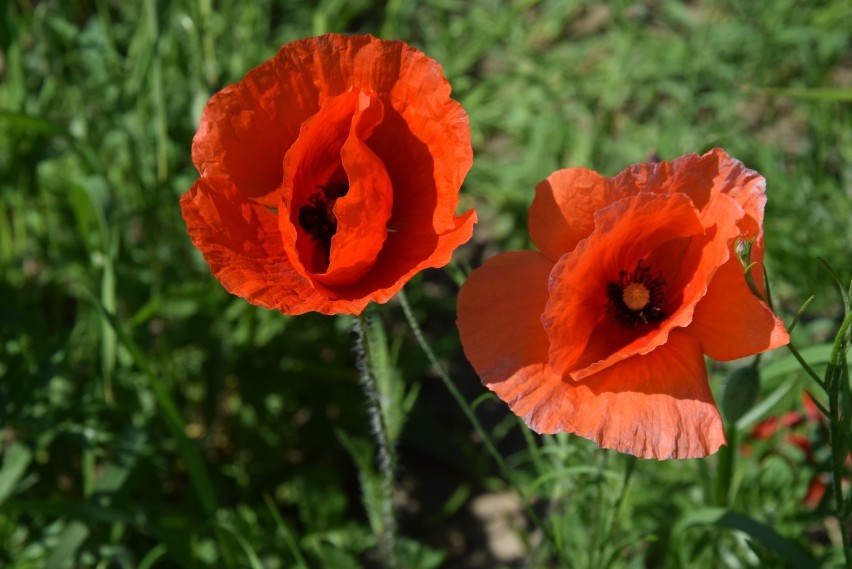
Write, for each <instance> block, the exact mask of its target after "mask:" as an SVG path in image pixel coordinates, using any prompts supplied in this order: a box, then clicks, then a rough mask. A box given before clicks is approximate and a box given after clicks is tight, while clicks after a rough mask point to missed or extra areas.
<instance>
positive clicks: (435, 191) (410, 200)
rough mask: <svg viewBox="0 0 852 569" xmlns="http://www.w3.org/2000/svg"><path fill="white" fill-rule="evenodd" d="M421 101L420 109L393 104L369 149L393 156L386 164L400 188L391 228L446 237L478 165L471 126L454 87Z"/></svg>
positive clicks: (430, 94)
mask: <svg viewBox="0 0 852 569" xmlns="http://www.w3.org/2000/svg"><path fill="white" fill-rule="evenodd" d="M409 96H413V95H409ZM421 96H422V97H423V99H422V100H421V101H419V102H417V103H416V104H415V101H414V100H412V101H410V102H408V101H398V100H394V99H392V100H391V105H393V108H386V109H385V118H384V120H383V121H382V124H381V126H380V127H379V128H378V129H376V132H375V133H374V134H373V136H372V137H371V138H370V141H369V145H370V147H371V148H372V149H373V150H374V151H375V152H376V154H378V155H379V156H383V157H390V159H385V161H384V162H385V168H386V169H387V173H388V176H389V177H390V180H391V183H392V184H393V187H394V189H395V193H394V204H393V214H392V216H391V229H395V230H399V229H401V228H403V227H409V228H411V229H412V230H414V231H417V232H427V231H429V232H434V233H436V234H441V233H445V232H447V231H451V230H453V228H455V227H456V224H457V223H456V209H457V207H458V203H459V197H458V194H459V192H458V190H459V187H460V186H461V184H462V181H463V180H464V177H465V175H466V174H467V172H468V170H469V169H470V167H471V165H472V164H473V151H472V150H471V146H470V127H469V126H468V117H467V114H466V113H465V111H464V109H463V108H462V107H461V105H459V104H458V103H457V102H455V101H453V100H452V99H450V98H449V84H447V85H446V88H443V89H440V90H438V91H436V92H425V93H422V94H421ZM400 107H401V108H400Z"/></svg>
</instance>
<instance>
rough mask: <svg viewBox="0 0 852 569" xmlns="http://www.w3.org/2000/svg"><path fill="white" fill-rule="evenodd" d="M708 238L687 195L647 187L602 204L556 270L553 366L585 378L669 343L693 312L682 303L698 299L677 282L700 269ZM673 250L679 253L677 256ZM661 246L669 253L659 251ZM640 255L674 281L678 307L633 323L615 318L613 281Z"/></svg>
mask: <svg viewBox="0 0 852 569" xmlns="http://www.w3.org/2000/svg"><path fill="white" fill-rule="evenodd" d="M706 243H707V237H706V236H705V231H704V228H703V227H702V225H701V222H700V220H699V218H698V214H697V212H696V210H695V208H694V207H693V205H692V202H691V201H690V200H689V198H687V197H686V196H683V195H677V194H676V195H656V194H645V193H643V194H638V195H636V196H634V197H632V198H626V199H623V200H620V201H618V202H616V203H614V204H612V205H610V206H609V207H607V208H604V209H602V210H600V211H599V212H598V213H597V215H596V216H595V231H594V233H593V234H592V235H591V236H590V237H589V238H587V239H585V240H583V241H582V242H581V243H580V244H579V245H578V246H577V247H576V249H574V251H573V252H571V253H569V254H567V255H564V256H563V257H562V258H561V259H560V260H559V262H557V263H556V266H555V267H554V269H553V272H552V273H551V277H550V299H549V301H548V303H547V307H546V308H545V310H544V313H543V314H542V317H541V319H542V323H543V325H544V329H545V330H546V331H547V335H548V338H549V343H550V365H551V366H552V367H553V369H554V371H555V372H556V373H558V374H569V373H570V374H571V376H572V377H574V379H576V380H580V379H583V378H584V377H586V376H588V375H591V374H592V373H595V372H597V371H600V369H603V368H604V367H607V366H609V365H613V364H614V363H615V362H617V361H619V360H622V359H625V358H627V357H630V356H633V355H635V354H642V353H647V352H649V351H651V350H653V349H655V348H656V347H657V346H660V345H661V344H663V343H665V341H666V338H667V337H668V333H669V331H670V330H671V329H672V328H674V327H677V326H684V325H686V324H688V323H689V320H688V317H689V316H691V314H690V315H689V316H682V315H681V314H682V313H681V311H680V308H681V306H683V305H684V304H685V303H691V304H692V305H693V306H694V304H695V303H696V302H697V301H698V298H692V297H686V296H684V295H683V294H681V288H679V285H681V284H682V281H684V280H686V279H687V278H690V279H691V277H692V276H693V275H694V274H695V272H696V268H697V264H698V262H699V260H700V258H701V257H700V256H701V252H702V251H703V250H705V245H706ZM671 244H673V246H672V245H671ZM673 248H676V249H677V252H678V255H677V256H675V255H673V254H672V249H673ZM658 249H663V250H664V251H665V252H666V253H667V254H659V252H658V251H657V250H658ZM684 250H686V251H687V253H686V254H684ZM640 260H644V261H645V266H647V267H650V269H651V271H652V274H653V275H655V276H656V275H657V273H660V274H662V276H663V278H665V279H666V281H667V282H672V284H673V286H672V287H671V288H672V289H673V290H671V291H670V290H666V300H667V302H670V303H671V304H672V305H673V306H669V305H666V306H665V309H666V312H667V314H668V315H669V317H668V318H666V319H665V320H664V321H663V322H661V323H659V324H658V325H651V324H648V325H642V326H638V327H637V328H634V329H628V328H626V327H625V326H623V325H622V324H621V323H619V322H613V319H614V317H613V315H612V314H611V313H610V312H609V304H610V301H609V298H608V297H607V286H608V285H609V284H610V283H611V282H618V279H619V274H620V273H621V271H628V272H630V271H632V270H633V269H634V268H635V267H636V266H637V264H638V262H639V261H640ZM721 262H724V259H723V260H722V261H721ZM721 262H719V264H721ZM681 273H684V276H683V277H681ZM705 287H706V282H705ZM695 293H696V294H698V293H700V291H695ZM590 342H591V343H590ZM590 366H591V367H590Z"/></svg>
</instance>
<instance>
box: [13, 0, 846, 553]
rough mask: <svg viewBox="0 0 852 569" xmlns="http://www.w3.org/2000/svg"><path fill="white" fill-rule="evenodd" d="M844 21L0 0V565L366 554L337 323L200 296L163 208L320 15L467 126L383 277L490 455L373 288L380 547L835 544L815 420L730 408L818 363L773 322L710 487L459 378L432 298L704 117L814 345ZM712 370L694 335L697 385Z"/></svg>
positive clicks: (717, 549)
mask: <svg viewBox="0 0 852 569" xmlns="http://www.w3.org/2000/svg"><path fill="white" fill-rule="evenodd" d="M850 30H852V5H850V3H849V2H848V1H847V0H821V1H813V2H808V1H804V0H800V1H794V0H770V1H766V2H745V1H738V0H715V1H712V0H706V1H703V0H702V1H698V0H696V1H691V2H680V1H675V0H646V1H640V2H621V1H617V2H592V1H588V0H552V1H547V0H544V1H536V0H509V1H502V0H483V1H482V2H470V1H463V0H428V1H423V2H416V1H412V2H403V1H401V0H387V1H386V2H375V1H372V0H352V1H344V0H321V1H319V2H316V3H313V2H298V1H296V0H282V1H278V2H276V1H272V0H258V1H256V2H237V1H235V0H221V1H216V2H214V1H212V0H196V1H192V0H174V1H171V2H166V1H159V2H157V1H155V0H140V1H139V2H119V1H114V0H91V1H85V0H70V1H69V0H62V1H60V0H43V1H25V0H10V1H9V2H7V3H3V4H2V5H0V429H2V432H0V452H2V466H0V567H11V568H16V569H17V568H30V567H32V568H40V567H48V568H51V569H53V568H57V569H58V568H64V567H99V568H107V567H109V568H113V567H140V568H149V567H269V568H286V567H329V568H346V567H360V566H365V567H377V566H379V560H378V557H377V554H376V538H375V536H374V533H373V531H371V523H370V522H371V520H370V517H369V516H368V513H367V510H369V507H368V508H367V510H365V506H364V501H363V500H362V492H361V484H362V483H363V481H364V480H365V479H369V477H370V475H371V473H370V466H371V461H372V458H371V457H372V448H371V447H370V443H369V441H370V429H369V425H368V418H367V411H366V408H365V403H364V397H363V394H362V392H361V387H360V386H359V384H358V375H357V372H356V369H355V365H354V362H355V356H354V355H353V351H352V343H353V336H352V332H351V330H352V324H353V319H352V318H351V317H344V316H338V317H326V316H320V315H316V314H311V315H305V316H299V317H288V316H283V315H281V314H279V313H277V312H270V311H267V310H265V309H262V308H258V307H255V306H252V305H250V304H248V303H246V302H245V301H244V300H243V299H240V298H237V297H234V296H231V295H229V294H228V293H227V292H226V291H225V290H224V289H223V288H222V286H221V285H220V284H219V282H218V281H217V280H216V279H215V278H213V277H212V276H211V275H210V270H209V268H208V266H207V265H206V264H205V262H204V260H203V259H202V257H201V255H200V254H199V253H198V251H196V250H195V249H194V247H193V246H192V243H191V242H190V240H189V238H188V236H187V234H186V226H185V224H184V222H183V220H182V219H181V216H180V210H179V208H178V199H179V198H180V196H181V195H182V194H183V193H184V192H185V191H186V190H187V189H188V188H189V187H190V186H191V185H192V183H193V182H194V180H195V179H196V178H197V172H196V171H195V169H194V167H193V165H192V163H191V160H190V146H191V139H192V136H193V134H194V132H195V130H196V128H197V125H198V121H199V118H200V115H201V111H202V109H203V107H204V104H205V103H206V101H207V100H208V98H209V97H210V95H211V94H213V93H214V92H216V91H218V90H219V89H221V88H222V87H224V86H225V85H227V84H230V83H233V82H235V81H237V80H239V79H240V78H242V77H243V75H244V74H245V73H246V72H247V71H248V70H249V69H251V68H253V67H255V66H256V65H258V64H260V63H261V62H262V61H264V60H265V59H267V58H269V57H271V56H272V55H273V54H274V53H275V52H276V51H277V50H278V48H279V47H280V46H281V45H282V44H284V43H286V42H288V41H291V40H294V39H297V38H301V37H305V36H311V35H316V34H321V33H325V32H329V31H336V32H344V33H372V34H374V35H376V36H378V37H382V38H388V39H402V40H405V41H406V42H408V43H410V44H411V45H413V46H415V47H417V48H419V49H421V50H423V51H424V52H426V53H427V54H428V55H429V56H430V57H433V58H435V59H436V60H437V61H439V62H440V63H441V65H442V67H443V69H444V72H445V74H446V76H447V78H448V79H449V80H450V82H451V84H452V85H453V96H454V97H455V98H456V99H457V100H458V101H459V102H461V104H462V105H463V106H464V107H465V109H466V110H467V112H468V114H469V115H470V123H471V129H472V138H473V148H474V156H475V160H474V166H473V169H472V170H471V172H470V174H469V175H468V177H467V178H466V181H465V184H464V186H463V189H462V204H461V205H462V207H463V208H464V209H469V208H470V207H475V208H476V209H477V211H478V214H479V223H478V225H477V226H476V230H475V232H474V237H473V239H472V240H471V242H469V243H468V244H467V245H465V246H464V247H462V248H461V249H459V250H458V251H457V252H456V257H455V258H456V262H455V263H454V264H452V265H451V266H450V267H448V268H447V270H445V271H439V270H430V271H426V272H425V273H423V274H422V275H421V276H419V277H417V278H415V280H414V281H412V282H411V283H410V284H409V285H408V286H407V287H406V290H407V293H408V298H409V299H410V301H411V304H412V306H413V308H414V313H415V316H416V317H417V318H418V319H419V321H420V324H421V326H422V327H423V329H424V331H425V334H426V336H427V338H428V340H429V341H430V343H431V345H432V347H433V348H434V350H435V351H436V352H437V354H438V356H439V359H440V360H441V362H442V364H443V365H445V366H446V367H447V368H448V369H449V371H450V373H451V376H452V378H453V381H454V382H455V384H456V385H457V386H458V388H459V389H460V390H461V392H462V393H463V395H464V396H465V398H466V399H467V400H468V401H469V402H471V404H473V403H474V402H476V403H475V411H476V414H477V416H478V417H479V418H480V420H481V421H482V422H483V424H484V425H485V426H486V429H487V431H488V433H489V436H490V437H491V438H492V439H493V440H494V441H495V442H496V444H497V445H498V448H499V450H500V453H501V455H502V456H503V457H504V459H505V461H506V463H507V464H508V466H509V468H510V469H511V470H512V471H513V472H514V478H515V480H514V481H513V482H512V483H511V484H510V481H508V480H507V479H506V477H505V476H504V473H503V472H502V471H501V470H500V468H499V467H498V465H496V464H495V462H494V461H493V460H492V457H491V456H490V455H489V454H488V453H487V452H486V451H485V450H484V447H483V441H482V439H481V437H479V436H478V435H476V433H475V432H474V431H473V429H472V427H471V424H470V422H469V421H468V419H467V418H466V417H465V415H464V413H463V412H462V409H461V408H459V406H458V405H457V404H456V402H455V401H454V400H453V398H452V397H451V396H450V394H449V393H448V392H447V390H446V389H445V387H444V385H443V384H442V383H441V382H440V381H439V380H438V379H437V377H436V376H435V374H434V371H433V370H432V368H431V367H430V365H429V361H428V359H427V357H426V356H425V355H424V354H423V352H422V351H421V350H420V348H419V346H418V344H417V343H416V342H415V339H414V337H413V335H412V333H411V331H410V329H409V327H408V325H407V324H406V321H405V318H404V316H403V313H402V310H401V308H400V306H399V303H398V302H396V301H391V302H390V303H389V304H388V305H387V306H386V307H384V308H383V309H382V311H381V321H382V322H383V324H384V327H385V330H386V332H387V334H388V337H389V338H390V344H391V350H390V355H391V357H392V359H393V368H394V370H395V371H394V373H395V374H396V376H397V377H398V381H399V382H401V385H404V387H405V389H406V390H408V391H407V392H409V393H414V394H416V401H414V403H413V406H412V407H411V409H410V412H409V413H408V415H407V419H406V423H405V427H404V431H403V432H402V436H401V439H400V442H399V444H398V447H397V455H398V456H397V460H398V462H399V472H398V476H397V484H396V498H397V500H396V501H397V507H398V510H399V519H400V534H401V536H402V537H401V540H400V545H399V548H400V551H401V554H400V555H401V556H402V558H403V559H404V566H406V567H421V568H430V567H451V568H454V567H458V568H461V567H482V568H492V567H512V568H515V567H517V568H520V567H589V568H597V567H774V566H783V563H784V562H788V563H790V564H792V565H793V566H802V565H800V563H807V564H812V566H826V567H830V566H834V565H837V566H842V564H843V562H844V556H843V552H842V545H841V543H842V542H841V533H842V532H843V531H844V529H843V528H841V526H840V525H839V524H838V521H837V518H836V517H835V516H834V513H833V512H834V501H833V500H834V498H833V496H832V492H831V490H830V489H829V490H828V491H827V492H826V493H825V495H824V496H823V497H822V499H817V500H816V501H814V500H806V497H807V496H808V495H809V494H808V493H809V490H812V489H813V488H814V485H815V482H814V481H821V483H824V482H825V480H826V479H827V478H826V477H829V476H830V473H831V463H830V453H829V447H828V441H827V438H826V433H825V430H824V428H823V426H822V425H821V424H820V422H819V421H815V420H813V421H805V422H804V423H801V424H796V425H794V426H789V427H784V428H781V429H780V430H778V431H777V432H775V433H774V434H773V435H772V436H770V437H769V438H766V439H760V438H758V437H755V436H752V435H753V433H752V429H753V427H754V426H755V425H757V424H758V423H759V422H760V421H763V420H765V419H767V418H771V417H784V416H786V415H785V414H786V413H788V412H789V411H791V410H795V411H801V409H802V394H803V393H804V391H805V390H808V391H815V384H814V383H813V381H812V380H810V379H809V378H808V377H807V376H806V375H805V374H804V373H803V372H802V371H801V370H800V369H799V367H798V365H797V364H796V362H795V360H794V359H793V357H792V356H791V355H790V353H789V352H788V351H786V350H784V349H781V350H778V351H777V352H773V353H771V354H768V355H767V356H766V357H764V358H763V361H762V368H761V369H762V380H761V384H760V396H759V397H758V399H757V404H756V406H755V407H753V408H752V409H751V412H750V413H748V414H747V415H746V416H745V417H744V419H741V420H740V422H739V423H737V427H738V432H739V433H740V435H739V437H740V439H739V440H740V443H741V445H740V446H739V447H737V451H736V452H735V453H734V458H735V460H734V461H733V475H732V477H731V478H730V480H729V481H730V483H731V484H730V488H728V489H726V495H725V496H724V497H720V494H719V490H718V477H719V474H718V472H719V459H718V457H710V458H707V459H700V460H688V461H667V462H656V461H642V460H636V459H634V458H632V457H628V456H624V455H619V454H617V453H614V452H611V451H603V450H600V449H598V448H597V447H595V446H594V445H593V444H591V443H589V442H588V441H585V440H583V439H579V438H577V437H571V436H568V435H564V436H563V435H558V436H545V437H541V436H538V435H535V434H534V433H532V432H531V431H529V430H528V429H526V428H525V426H524V425H523V424H522V423H521V422H520V421H519V420H518V419H517V418H516V417H515V416H514V415H512V414H511V413H510V412H509V411H508V410H507V408H506V406H505V405H504V404H502V403H501V402H499V401H497V400H496V399H495V398H493V397H490V396H487V395H484V394H485V393H486V390H485V389H484V388H483V387H482V386H481V385H480V383H479V380H478V379H477V377H476V375H475V373H474V372H473V370H472V369H471V368H470V367H469V365H468V364H467V362H466V361H465V359H464V356H463V354H462V351H461V347H460V344H459V339H458V333H457V331H456V327H455V324H454V319H455V299H456V293H457V291H458V283H459V280H460V279H463V278H464V274H465V271H466V268H467V267H470V266H473V267H475V266H478V265H479V264H481V262H482V260H483V259H485V258H487V257H490V256H492V255H494V254H496V253H498V252H502V251H506V250H511V249H519V248H527V247H529V246H530V243H529V238H528V233H527V228H526V216H527V210H528V208H529V204H530V201H531V199H532V195H533V188H534V186H535V184H536V183H537V182H538V181H540V180H542V179H543V178H545V177H546V176H547V175H548V174H550V173H551V172H552V171H554V170H556V169H558V168H562V167H567V166H586V167H589V168H593V169H596V170H598V171H599V172H601V173H603V174H605V175H614V174H616V173H617V172H619V171H620V170H622V169H623V168H625V167H626V166H628V165H629V164H632V163H636V162H642V161H645V160H647V159H648V158H649V157H650V156H652V155H653V154H656V155H658V156H660V157H662V158H663V159H666V160H670V159H672V158H674V157H676V156H679V155H682V154H686V153H688V152H698V153H702V152H704V151H706V150H708V149H710V148H713V147H715V146H719V147H722V148H724V149H725V150H727V151H728V152H729V153H730V154H731V155H732V156H734V157H736V158H738V159H739V160H741V161H743V162H744V163H745V164H746V165H747V166H748V167H750V168H753V169H755V170H757V171H759V172H760V173H761V174H762V175H764V176H765V177H766V179H767V195H768V205H767V213H766V222H765V231H766V246H767V261H766V265H767V268H768V271H769V277H770V282H771V283H772V287H773V293H774V295H775V299H776V308H777V310H778V312H779V314H780V315H781V316H782V318H784V320H785V321H786V322H788V323H789V322H790V321H791V319H792V317H793V315H794V314H795V313H796V311H797V310H798V308H799V306H800V305H801V304H802V303H803V302H804V301H805V300H806V299H807V297H808V296H810V295H811V294H814V295H815V300H814V301H813V303H812V304H811V305H810V306H809V308H808V309H807V311H806V313H805V315H804V316H803V318H802V323H801V324H800V325H799V326H798V327H797V329H796V331H795V334H794V335H793V336H794V341H795V342H796V344H797V345H798V346H799V348H800V349H801V350H802V353H803V355H804V357H805V359H806V360H807V361H809V362H811V363H812V364H813V365H814V366H815V368H816V369H817V371H818V372H819V373H821V372H822V370H823V369H824V367H825V365H824V364H825V362H826V360H827V357H828V353H829V351H830V345H829V343H830V342H831V341H833V337H834V334H835V333H836V331H837V327H838V325H839V324H840V321H841V320H842V319H843V317H844V306H843V302H842V298H841V295H840V294H839V293H838V292H837V288H836V287H835V286H834V282H833V280H832V277H831V276H830V274H829V272H828V271H827V270H826V269H825V268H824V266H823V264H822V263H821V262H820V261H819V260H818V258H822V259H825V260H826V261H827V262H828V263H829V264H830V265H831V266H832V267H833V268H834V271H835V272H836V273H837V274H838V275H839V276H840V279H841V280H842V281H843V282H845V283H846V286H847V287H848V284H849V279H850V276H852V248H850V243H852V230H850V222H852V33H850ZM734 367H735V366H732V365H725V366H722V365H718V364H713V366H712V367H711V372H712V376H713V384H712V385H713V387H714V389H716V388H717V387H719V386H721V385H722V384H723V383H724V379H725V377H727V376H728V375H729V374H730V373H731V371H732V369H734ZM847 380H848V378H847ZM817 392H818V391H817ZM790 433H792V434H794V435H796V436H799V437H801V439H803V440H806V441H808V443H809V447H807V448H808V449H809V450H806V449H805V447H803V446H801V445H797V444H794V442H795V440H794V441H793V442H791V440H790V437H788V436H787V435H789V434H790ZM847 470H848V469H847ZM524 502H526V503H527V504H529V506H530V509H531V510H532V511H533V512H535V514H536V515H537V516H538V517H539V518H541V519H544V520H546V524H547V526H548V527H549V528H550V531H551V533H552V535H553V536H554V538H553V540H552V541H549V540H547V539H544V537H543V534H542V531H541V529H540V528H537V527H536V525H535V524H534V523H532V522H531V521H530V520H529V518H528V515H527V514H525V512H524V509H523V507H522V503H524Z"/></svg>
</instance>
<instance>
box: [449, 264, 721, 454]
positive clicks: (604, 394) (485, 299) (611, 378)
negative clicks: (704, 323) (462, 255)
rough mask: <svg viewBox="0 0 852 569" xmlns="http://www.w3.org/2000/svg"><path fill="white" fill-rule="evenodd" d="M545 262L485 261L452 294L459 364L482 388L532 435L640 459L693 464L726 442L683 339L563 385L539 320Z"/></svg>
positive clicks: (691, 347)
mask: <svg viewBox="0 0 852 569" xmlns="http://www.w3.org/2000/svg"><path fill="white" fill-rule="evenodd" d="M551 267H552V264H551V262H550V261H549V260H548V259H547V258H546V257H544V256H543V255H540V254H538V253H535V252H530V251H519V252H513V253H507V254H504V255H499V256H497V257H494V258H492V259H489V260H488V261H487V262H486V263H485V264H484V265H483V266H482V267H480V268H479V269H477V270H476V271H474V272H473V273H472V274H471V275H470V277H469V278H468V280H467V282H466V283H465V284H464V286H463V287H462V290H461V292H460V293H459V300H458V311H459V312H458V326H459V332H460V335H461V340H462V346H463V347H464V351H465V355H466V356H467V358H468V360H469V361H470V362H471V364H472V365H473V367H474V369H475V370H476V371H477V373H478V374H479V376H480V378H481V379H482V382H483V383H484V384H485V385H486V386H487V387H488V388H489V389H491V390H492V391H494V392H495V393H496V394H497V396H498V397H500V399H502V400H503V401H505V402H506V403H507V404H508V405H509V407H510V408H511V409H512V411H513V412H514V413H515V414H517V415H518V416H520V417H522V418H523V419H524V421H525V422H526V423H527V425H529V426H530V428H532V429H534V430H535V431H537V432H540V433H556V432H571V433H575V434H577V435H580V436H582V437H585V438H588V439H591V440H593V441H595V442H596V443H597V444H599V445H601V446H603V447H605V448H612V449H615V450H618V451H620V452H628V453H631V454H634V455H636V456H639V457H642V458H657V459H664V458H692V457H700V456H705V455H707V454H710V453H712V452H715V451H716V450H717V449H718V447H719V446H720V445H721V444H722V443H723V442H724V432H723V430H722V424H721V419H720V417H719V414H718V411H717V410H716V407H715V405H714V403H713V397H712V394H711V393H710V389H709V387H708V385H707V376H706V371H705V368H704V360H703V357H702V355H701V351H700V347H699V346H698V343H697V342H695V341H694V340H693V339H692V338H690V337H689V336H687V335H685V334H683V333H682V332H680V331H676V332H673V333H672V334H671V335H670V336H669V342H668V343H667V344H666V345H665V346H663V347H661V348H658V349H657V350H654V351H653V352H651V353H650V354H648V355H645V356H635V357H633V358H630V359H628V360H625V361H622V362H620V363H618V364H617V365H614V366H611V367H610V368H608V369H607V370H605V371H603V372H601V373H600V374H597V375H595V376H593V377H591V378H589V379H588V380H587V381H584V382H574V381H572V380H570V379H568V380H564V379H563V378H562V377H560V376H559V375H557V374H555V373H554V372H553V370H552V368H551V367H550V366H549V365H548V362H547V358H548V354H547V351H548V350H547V334H546V333H545V331H544V329H543V328H542V326H541V325H540V320H539V315H540V314H541V312H542V310H543V309H544V306H545V304H546V303H547V279H548V275H549V272H550V269H551Z"/></svg>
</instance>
